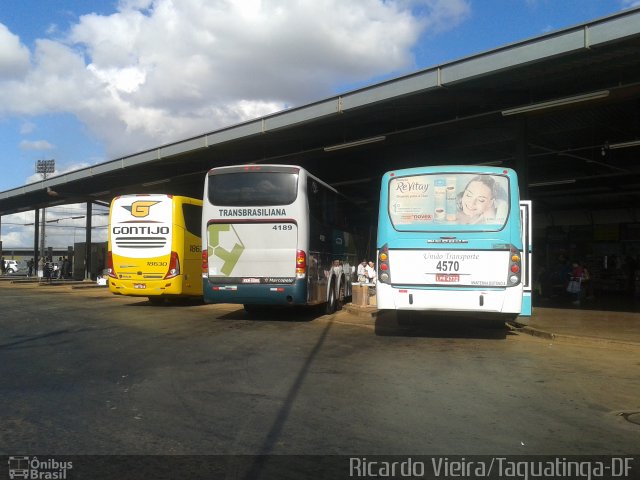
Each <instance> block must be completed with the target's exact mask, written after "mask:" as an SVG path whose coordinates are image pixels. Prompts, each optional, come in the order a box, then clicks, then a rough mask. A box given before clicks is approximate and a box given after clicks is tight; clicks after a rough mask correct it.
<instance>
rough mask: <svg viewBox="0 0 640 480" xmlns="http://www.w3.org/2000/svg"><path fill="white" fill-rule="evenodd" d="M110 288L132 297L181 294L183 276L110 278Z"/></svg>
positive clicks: (119, 293)
mask: <svg viewBox="0 0 640 480" xmlns="http://www.w3.org/2000/svg"><path fill="white" fill-rule="evenodd" d="M108 282H109V290H110V291H111V292H112V293H114V294H116V295H128V296H132V297H155V296H158V295H180V294H181V293H182V290H183V289H182V278H180V277H174V278H172V279H170V280H164V279H163V280H151V281H149V280H120V279H115V278H109V280H108Z"/></svg>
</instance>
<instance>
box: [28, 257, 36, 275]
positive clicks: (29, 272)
mask: <svg viewBox="0 0 640 480" xmlns="http://www.w3.org/2000/svg"><path fill="white" fill-rule="evenodd" d="M34 264H35V262H34V261H33V258H30V259H29V260H27V277H30V276H31V275H33V266H34Z"/></svg>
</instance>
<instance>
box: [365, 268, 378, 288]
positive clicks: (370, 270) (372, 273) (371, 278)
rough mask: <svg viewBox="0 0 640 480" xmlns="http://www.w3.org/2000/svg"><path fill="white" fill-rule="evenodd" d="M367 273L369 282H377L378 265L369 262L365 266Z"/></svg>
mask: <svg viewBox="0 0 640 480" xmlns="http://www.w3.org/2000/svg"><path fill="white" fill-rule="evenodd" d="M365 271H366V274H367V283H370V284H372V285H375V284H376V267H375V265H374V263H373V262H369V263H368V264H367V266H366V268H365Z"/></svg>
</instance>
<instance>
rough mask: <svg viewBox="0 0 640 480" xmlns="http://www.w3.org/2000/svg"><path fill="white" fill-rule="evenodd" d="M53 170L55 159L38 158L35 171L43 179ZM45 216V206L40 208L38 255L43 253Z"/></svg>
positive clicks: (54, 168)
mask: <svg viewBox="0 0 640 480" xmlns="http://www.w3.org/2000/svg"><path fill="white" fill-rule="evenodd" d="M55 170H56V161H55V160H38V161H37V162H36V173H39V174H40V175H42V179H43V180H46V179H47V174H48V173H53V172H55ZM46 216H47V210H46V208H43V209H42V235H41V237H40V255H41V256H42V255H44V247H45V228H46ZM34 253H35V252H34ZM34 260H35V261H36V262H37V261H38V259H37V258H36V259H34ZM36 268H37V267H36Z"/></svg>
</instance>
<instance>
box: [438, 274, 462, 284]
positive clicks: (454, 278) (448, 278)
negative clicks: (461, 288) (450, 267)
mask: <svg viewBox="0 0 640 480" xmlns="http://www.w3.org/2000/svg"><path fill="white" fill-rule="evenodd" d="M459 281H460V275H445V274H443V273H436V282H444V283H455V282H459Z"/></svg>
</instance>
